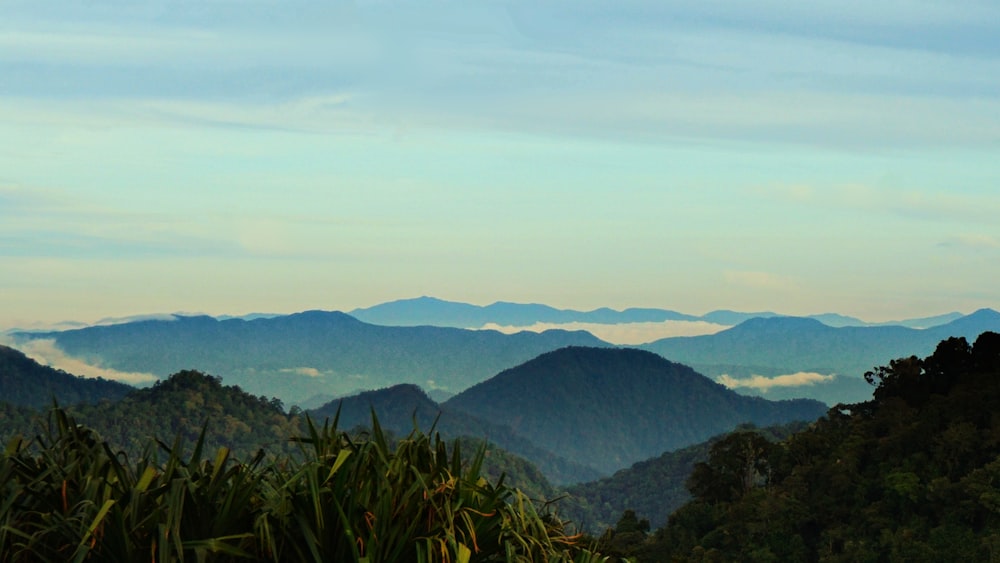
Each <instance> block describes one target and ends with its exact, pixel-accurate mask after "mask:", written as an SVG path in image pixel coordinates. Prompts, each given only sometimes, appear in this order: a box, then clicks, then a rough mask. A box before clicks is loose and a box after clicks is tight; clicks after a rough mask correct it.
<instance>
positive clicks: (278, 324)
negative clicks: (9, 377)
mask: <svg viewBox="0 0 1000 563" xmlns="http://www.w3.org/2000/svg"><path fill="white" fill-rule="evenodd" d="M17 336H18V338H47V339H48V338H51V339H54V340H55V342H56V344H57V345H58V346H59V348H61V349H62V350H63V351H65V352H66V353H67V354H69V355H71V356H76V357H81V358H84V359H87V360H91V361H94V362H100V363H101V364H102V365H103V366H104V367H108V368H112V369H116V370H121V371H129V372H149V373H153V374H155V375H157V376H159V377H161V378H163V377H166V376H167V375H169V374H172V373H175V372H178V371H181V370H184V369H198V370H202V371H206V372H209V373H213V374H220V375H221V376H223V377H225V379H226V381H227V382H228V383H231V384H235V385H239V386H240V387H241V388H243V389H245V390H247V391H249V392H251V393H254V394H261V395H267V396H276V397H279V398H280V399H282V400H283V401H285V403H286V404H294V403H296V402H297V401H300V400H306V399H309V398H310V397H313V396H315V395H320V394H324V393H325V394H329V395H333V396H343V395H344V394H346V393H349V392H351V391H353V390H356V389H359V388H361V389H377V388H380V387H385V386H389V385H394V384H397V383H416V384H419V385H421V386H425V387H427V388H440V389H444V390H446V391H459V390H461V389H465V388H466V387H468V386H470V385H473V384H475V383H477V382H479V381H482V380H484V379H486V378H488V377H490V376H492V375H494V374H496V373H497V372H499V371H500V370H502V369H504V368H507V367H510V366H512V365H517V364H519V363H522V362H524V361H527V360H529V359H531V358H533V357H535V356H537V355H539V354H541V353H543V352H547V351H550V350H554V349H557V348H561V347H563V346H567V345H587V346H603V345H607V344H606V343H604V342H603V341H601V340H599V339H597V338H596V337H594V336H592V335H591V334H589V333H587V332H582V331H575V332H570V331H562V330H551V331H546V332H543V333H540V334H539V333H532V332H523V333H519V334H511V335H507V334H501V333H500V332H496V331H484V330H463V329H456V328H441V327H429V326H423V327H387V326H377V325H372V324H368V323H364V322H361V321H359V320H357V319H355V318H353V317H351V316H349V315H346V314H344V313H339V312H325V311H307V312H304V313H297V314H294V315H287V316H281V317H273V318H259V319H254V320H249V321H245V320H241V319H230V320H225V321H219V320H217V319H213V318H211V317H207V316H198V317H177V319H176V320H172V321H161V320H148V321H141V322H134V323H124V324H116V325H110V326H94V327H87V328H83V329H78V330H70V331H61V332H49V333H30V334H28V333H22V334H18V335H17Z"/></svg>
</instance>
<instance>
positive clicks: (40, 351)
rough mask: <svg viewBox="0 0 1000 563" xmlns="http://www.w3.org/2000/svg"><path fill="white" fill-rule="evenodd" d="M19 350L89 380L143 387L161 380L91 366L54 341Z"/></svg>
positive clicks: (32, 342) (20, 346)
mask: <svg viewBox="0 0 1000 563" xmlns="http://www.w3.org/2000/svg"><path fill="white" fill-rule="evenodd" d="M16 348H17V349H18V350H20V351H21V352H23V353H24V354H25V355H26V356H28V357H29V358H31V359H33V360H35V361H36V362H38V363H40V364H43V365H47V366H49V367H53V368H55V369H61V370H63V371H65V372H67V373H71V374H73V375H77V376H80V377H88V378H98V377H100V378H103V379H110V380H112V381H119V382H121V383H127V384H129V385H142V384H146V383H152V382H154V381H158V380H159V379H160V378H159V377H156V376H155V375H153V374H151V373H143V372H124V371H118V370H115V369H111V368H105V367H101V366H98V365H93V364H89V363H87V362H86V361H84V360H82V359H80V358H74V357H71V356H68V355H66V353H65V352H63V351H62V350H60V349H59V347H58V346H56V341H55V340H53V339H38V340H29V341H27V342H22V343H18V345H17V346H16Z"/></svg>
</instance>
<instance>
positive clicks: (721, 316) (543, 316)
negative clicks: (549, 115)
mask: <svg viewBox="0 0 1000 563" xmlns="http://www.w3.org/2000/svg"><path fill="white" fill-rule="evenodd" d="M350 314H351V315H352V316H354V317H356V318H358V319H360V320H362V321H365V322H369V323H372V324H379V325H391V326H421V325H433V326H450V327H457V328H478V327H482V326H485V325H487V324H491V323H493V324H497V325H501V326H531V325H534V324H536V323H552V324H566V323H574V322H578V323H594V324H621V323H644V322H654V323H656V322H665V321H688V322H693V321H704V322H708V323H713V324H720V325H726V326H734V325H738V324H740V323H742V322H744V321H747V320H750V319H753V318H757V317H779V316H784V315H781V314H779V313H775V312H772V311H758V312H739V311H730V310H724V309H723V310H717V311H712V312H709V313H706V314H704V315H700V316H699V315H689V314H685V313H680V312H678V311H673V310H670V309H658V308H629V309H624V310H620V311H619V310H615V309H610V308H607V307H602V308H599V309H594V310H592V311H577V310H573V309H558V308H555V307H551V306H549V305H542V304H538V303H509V302H504V301H498V302H496V303H493V304H491V305H486V306H480V305H471V304H469V303H461V302H457V301H447V300H444V299H438V298H436V297H428V296H423V297H416V298H412V299H399V300H396V301H388V302H385V303H379V304H377V305H373V306H371V307H363V308H357V309H354V310H352V311H350ZM961 316H962V314H961V313H956V312H953V313H947V314H944V315H937V316H933V317H923V318H917V319H904V320H900V321H891V322H884V323H869V322H866V321H863V320H861V319H858V318H856V317H849V316H846V315H840V314H837V313H821V314H816V315H807V317H808V318H814V319H816V320H818V321H820V322H822V323H824V324H827V325H829V326H835V327H840V326H888V325H898V326H908V327H910V328H928V327H931V326H935V325H938V324H944V323H947V322H951V321H953V320H955V319H957V318H959V317H961Z"/></svg>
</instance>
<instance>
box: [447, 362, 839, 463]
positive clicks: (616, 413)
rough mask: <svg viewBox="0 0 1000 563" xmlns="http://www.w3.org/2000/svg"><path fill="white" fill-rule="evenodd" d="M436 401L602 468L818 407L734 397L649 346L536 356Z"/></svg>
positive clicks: (806, 414)
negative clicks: (661, 355)
mask: <svg viewBox="0 0 1000 563" xmlns="http://www.w3.org/2000/svg"><path fill="white" fill-rule="evenodd" d="M443 406H444V407H445V408H447V409H456V410H460V411H464V412H466V413H469V414H473V415H475V416H476V417H479V418H483V419H487V420H490V421H492V422H493V423H496V424H503V425H507V426H510V427H511V428H512V429H513V430H514V432H516V433H518V434H520V435H522V436H525V437H529V438H530V439H531V440H532V441H533V442H535V443H536V444H538V445H539V446H541V447H543V448H545V449H547V450H549V451H552V452H553V453H555V454H557V455H559V456H562V457H565V458H567V459H569V460H572V461H576V462H578V463H583V464H587V465H590V466H591V467H594V468H596V469H598V470H600V471H601V472H602V473H605V474H610V473H613V472H614V471H616V470H618V469H621V468H623V467H627V466H629V465H631V464H632V463H635V462H636V461H640V460H643V459H647V458H649V457H652V456H655V455H660V454H661V453H663V452H664V451H667V450H673V449H677V448H681V447H684V446H688V445H691V444H695V443H698V442H701V441H703V440H706V439H708V438H709V437H711V436H713V435H715V434H718V433H720V432H725V431H727V430H730V429H732V428H734V427H736V426H737V425H738V424H741V423H744V422H752V423H754V424H757V425H761V426H766V425H772V424H777V423H783V422H789V421H793V420H812V419H815V418H817V417H819V416H821V415H822V414H823V413H824V412H825V411H826V407H825V406H824V405H823V404H821V403H819V402H816V401H809V400H799V401H781V402H774V401H766V400H764V399H761V398H759V397H747V396H743V395H739V394H737V393H735V392H733V391H730V390H728V389H726V388H724V387H723V386H721V385H719V384H717V383H715V382H713V381H711V380H709V379H707V378H706V377H704V376H702V375H700V374H698V373H696V372H695V371H694V370H692V369H691V368H689V367H687V366H683V365H680V364H675V363H673V362H670V361H667V360H665V359H663V358H661V357H659V356H657V355H656V354H652V353H650V352H646V351H642V350H635V349H618V348H586V347H568V348H563V349H560V350H557V351H554V352H549V353H546V354H542V355H541V356H539V357H537V358H535V359H533V360H531V361H529V362H526V363H524V364H522V365H520V366H518V367H515V368H511V369H508V370H505V371H503V372H501V373H500V374H498V375H497V376H495V377H493V378H491V379H489V380H487V381H484V382H483V383H480V384H478V385H475V386H473V387H471V388H470V389H467V390H466V391H463V392H462V393H459V394H458V395H456V396H455V397H452V398H451V399H449V400H447V401H445V402H444V403H443Z"/></svg>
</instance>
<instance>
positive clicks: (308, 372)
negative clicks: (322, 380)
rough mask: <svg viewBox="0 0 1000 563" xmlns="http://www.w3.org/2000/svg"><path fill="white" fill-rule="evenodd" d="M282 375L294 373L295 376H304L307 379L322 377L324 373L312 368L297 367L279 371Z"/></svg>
mask: <svg viewBox="0 0 1000 563" xmlns="http://www.w3.org/2000/svg"><path fill="white" fill-rule="evenodd" d="M279 371H281V373H293V374H295V375H304V376H306V377H321V376H322V375H323V372H322V371H320V370H318V369H316V368H311V367H297V368H284V369H281V370H279Z"/></svg>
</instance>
